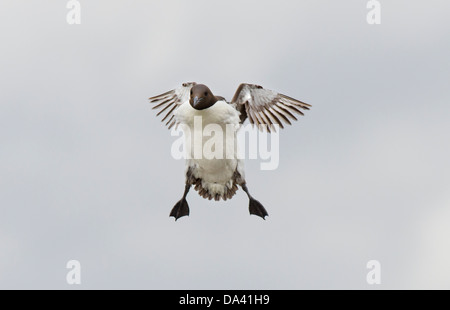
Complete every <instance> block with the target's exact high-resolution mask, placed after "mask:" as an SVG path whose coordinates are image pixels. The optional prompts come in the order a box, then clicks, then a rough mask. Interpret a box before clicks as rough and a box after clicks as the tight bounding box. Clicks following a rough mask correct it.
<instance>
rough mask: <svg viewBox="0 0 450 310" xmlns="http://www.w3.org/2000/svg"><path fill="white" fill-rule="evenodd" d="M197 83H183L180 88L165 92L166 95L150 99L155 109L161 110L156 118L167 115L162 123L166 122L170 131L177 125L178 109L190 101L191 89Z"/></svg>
mask: <svg viewBox="0 0 450 310" xmlns="http://www.w3.org/2000/svg"><path fill="white" fill-rule="evenodd" d="M195 84H197V83H195V82H189V83H183V85H181V86H180V87H178V88H176V89H173V90H170V91H168V92H165V93H164V94H161V95H158V96H155V97H151V98H149V100H150V102H151V103H155V104H156V105H155V106H154V107H153V109H160V111H159V112H158V114H156V116H159V115H161V114H162V113H165V115H164V117H163V119H162V120H161V122H164V121H165V120H167V122H166V126H169V129H170V128H172V127H173V125H175V123H176V120H175V117H174V111H175V110H176V109H178V107H179V106H180V105H181V104H183V103H185V102H186V101H187V100H189V97H190V92H191V88H192V87H193V86H194V85H195Z"/></svg>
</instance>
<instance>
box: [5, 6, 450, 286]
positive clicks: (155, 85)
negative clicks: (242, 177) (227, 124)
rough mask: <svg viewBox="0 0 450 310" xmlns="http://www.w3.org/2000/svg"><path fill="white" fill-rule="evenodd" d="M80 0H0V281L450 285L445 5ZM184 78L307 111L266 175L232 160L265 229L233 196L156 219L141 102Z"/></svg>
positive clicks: (169, 188)
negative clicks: (242, 87) (247, 88)
mask: <svg viewBox="0 0 450 310" xmlns="http://www.w3.org/2000/svg"><path fill="white" fill-rule="evenodd" d="M80 2H81V24H79V25H69V24H68V23H67V21H66V15H67V13H68V12H69V10H68V9H67V8H66V4H67V1H50V0H48V1H44V0H40V1H22V0H21V1H17V0H16V1H1V2H0V33H1V36H0V37H1V42H2V43H1V52H0V56H1V57H0V85H1V87H0V288H2V289H10V288H33V289H49V288H57V289H76V288H83V289H99V288H102V289H116V288H125V289H128V288H139V289H348V288H353V289H377V288H383V289H409V288H446V289H450V265H449V264H448V262H449V261H450V240H449V239H450V225H449V223H450V160H449V158H450V143H449V141H450V139H449V138H450V137H449V136H450V134H449V133H450V91H449V84H450V83H449V82H450V81H449V77H450V58H449V55H450V23H449V21H448V12H449V11H450V2H449V1H444V0H442V1H438V0H435V1H428V2H424V1H419V0H408V1H406V0H394V1H381V5H382V6H381V24H380V25H369V24H368V23H367V21H366V15H367V13H368V12H369V10H368V9H367V8H366V4H367V1H364V0H358V1H357V0H346V1H332V0H320V1H306V0H302V1H225V2H223V1H221V2H219V1H111V0H108V1H106V0H97V1H80ZM188 81H196V82H199V83H204V84H207V85H208V86H209V87H210V88H211V90H212V91H213V92H214V93H215V94H217V95H222V96H224V97H226V98H227V99H228V100H230V99H231V97H232V96H233V94H234V91H235V90H236V88H237V86H238V85H239V84H240V83H242V82H248V83H257V84H260V85H263V86H264V87H266V88H269V89H273V90H276V91H279V92H282V93H284V94H286V95H289V96H291V97H294V98H297V99H300V100H303V101H305V102H308V103H310V104H312V106H313V107H312V109H311V111H308V112H307V113H306V115H305V116H304V117H303V118H301V120H300V121H299V122H297V123H295V124H294V126H291V127H288V128H286V129H285V130H283V132H282V133H281V135H280V164H279V167H278V169H276V170H272V171H262V170H260V161H258V160H247V161H246V177H247V182H248V186H249V189H250V191H251V193H252V194H253V195H254V196H255V197H256V198H257V199H258V200H259V201H261V202H262V203H263V204H264V206H265V207H266V209H267V210H268V212H269V217H268V218H267V220H266V221H263V220H261V218H259V217H256V216H250V215H249V213H248V199H247V197H246V195H245V193H244V192H243V191H242V190H239V191H238V193H237V195H236V196H235V197H234V198H233V199H232V200H230V201H227V202H211V201H208V200H204V199H202V198H201V197H200V196H199V195H198V194H197V193H196V192H195V191H191V192H190V193H189V195H188V202H189V205H190V209H191V215H190V216H189V217H184V218H181V219H180V220H178V221H177V222H174V219H173V218H169V212H170V210H171V208H172V207H173V205H174V204H175V202H176V201H178V200H179V199H180V198H181V196H182V194H183V190H184V175H183V173H184V162H183V161H181V160H175V159H173V158H172V156H171V154H170V148H171V145H172V142H173V141H175V140H176V137H171V136H170V132H169V131H168V130H167V129H166V128H165V127H164V126H163V125H162V124H161V123H160V121H159V119H157V118H156V117H155V113H154V111H152V110H151V105H150V104H149V103H148V100H147V98H148V97H150V96H154V95H157V94H160V93H162V92H165V91H167V90H170V89H173V88H175V87H178V86H179V85H180V84H181V83H182V82H188ZM69 260H78V261H79V262H80V264H81V281H82V283H81V285H80V286H70V285H68V284H67V282H66V274H67V272H68V271H69V270H68V269H66V263H67V262H68V261H69ZM369 260H378V261H379V262H380V263H381V284H380V285H369V284H368V283H367V281H366V275H367V273H368V272H369V269H367V267H366V264H367V262H368V261H369Z"/></svg>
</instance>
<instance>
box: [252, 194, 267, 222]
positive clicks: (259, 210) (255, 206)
mask: <svg viewBox="0 0 450 310" xmlns="http://www.w3.org/2000/svg"><path fill="white" fill-rule="evenodd" d="M249 200H250V203H249V207H248V210H249V211H250V214H254V215H257V216H260V217H262V219H263V220H265V218H264V217H266V216H268V215H269V213H267V211H266V209H265V208H264V207H263V205H262V204H261V203H260V202H259V201H258V200H256V199H254V198H253V197H249Z"/></svg>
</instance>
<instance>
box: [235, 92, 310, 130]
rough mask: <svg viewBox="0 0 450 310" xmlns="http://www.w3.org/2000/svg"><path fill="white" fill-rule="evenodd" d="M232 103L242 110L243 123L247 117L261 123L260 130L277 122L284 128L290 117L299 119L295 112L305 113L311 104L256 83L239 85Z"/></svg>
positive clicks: (257, 123)
mask: <svg viewBox="0 0 450 310" xmlns="http://www.w3.org/2000/svg"><path fill="white" fill-rule="evenodd" d="M231 104H235V106H236V109H237V110H238V111H239V112H241V123H243V122H244V121H245V120H246V119H247V117H248V119H249V120H250V123H252V124H256V125H260V126H258V128H259V129H260V130H262V129H267V130H268V131H269V132H270V128H271V127H272V128H274V127H273V125H274V124H277V125H279V126H280V127H281V128H284V126H283V123H287V124H289V125H291V122H290V120H289V119H292V120H297V118H296V117H295V116H294V114H295V113H297V114H300V115H303V112H302V111H301V109H303V110H309V107H310V106H311V105H309V104H307V103H304V102H302V101H299V100H297V99H294V98H291V97H288V96H285V95H283V94H280V93H277V92H274V91H272V90H269V89H265V88H263V87H262V86H259V85H254V84H245V83H244V84H241V85H239V87H238V89H237V90H236V93H235V94H234V97H233V99H232V100H231Z"/></svg>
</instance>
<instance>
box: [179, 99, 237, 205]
mask: <svg viewBox="0 0 450 310" xmlns="http://www.w3.org/2000/svg"><path fill="white" fill-rule="evenodd" d="M175 117H176V119H177V121H178V122H179V123H180V124H184V125H186V126H185V128H184V133H185V139H186V143H185V146H186V152H187V155H188V157H187V158H189V159H187V160H186V169H188V168H191V169H192V172H193V176H194V177H195V178H198V179H201V180H202V187H203V188H204V189H205V190H207V191H208V192H209V193H210V194H211V195H212V196H214V195H215V194H219V195H221V196H222V195H223V194H224V192H226V190H227V189H231V188H232V187H233V175H234V172H235V171H236V169H238V172H239V173H240V174H241V176H242V179H243V178H244V171H243V161H242V160H239V159H237V155H236V154H237V143H236V132H237V130H238V129H239V126H240V125H239V112H238V111H237V110H236V109H234V108H233V107H232V106H231V105H229V104H228V103H226V102H225V101H218V102H216V103H215V104H214V105H213V106H212V107H210V108H208V109H205V110H200V111H199V110H196V109H194V108H192V107H191V105H190V104H189V102H186V103H184V104H182V105H181V106H180V107H179V108H178V109H177V111H176V112H175ZM186 127H187V128H188V129H186ZM219 131H221V132H219ZM219 144H221V145H222V152H219V151H220V146H219ZM212 146H214V147H212ZM217 146H219V149H218V148H217ZM211 150H212V152H211Z"/></svg>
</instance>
